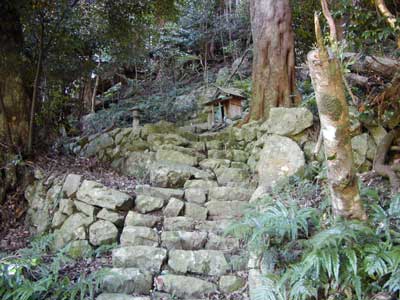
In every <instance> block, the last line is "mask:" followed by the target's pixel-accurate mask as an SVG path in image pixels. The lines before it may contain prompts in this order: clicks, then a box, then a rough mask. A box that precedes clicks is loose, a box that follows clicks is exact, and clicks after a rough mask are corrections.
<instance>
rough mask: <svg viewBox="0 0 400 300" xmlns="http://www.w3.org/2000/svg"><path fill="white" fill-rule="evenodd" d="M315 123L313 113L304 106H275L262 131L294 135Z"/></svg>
mask: <svg viewBox="0 0 400 300" xmlns="http://www.w3.org/2000/svg"><path fill="white" fill-rule="evenodd" d="M312 125H313V115H312V113H311V112H310V111H309V110H308V109H306V108H304V107H294V108H286V107H273V108H271V110H270V113H269V118H268V120H267V121H266V122H265V123H264V124H263V125H262V126H261V131H264V132H267V133H270V134H278V135H283V136H293V135H296V134H299V133H300V132H302V131H303V130H305V129H307V128H309V127H311V126H312Z"/></svg>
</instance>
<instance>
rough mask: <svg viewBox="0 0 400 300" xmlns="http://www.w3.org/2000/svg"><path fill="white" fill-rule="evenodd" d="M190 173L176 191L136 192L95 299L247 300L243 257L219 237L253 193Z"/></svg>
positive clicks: (238, 248)
mask: <svg viewBox="0 0 400 300" xmlns="http://www.w3.org/2000/svg"><path fill="white" fill-rule="evenodd" d="M181 167H182V168H188V167H189V165H185V166H181ZM165 168H166V167H165V164H164V165H162V166H161V167H160V173H161V174H163V173H165V172H167V173H168V174H170V172H171V169H168V170H165ZM190 168H194V167H193V166H190ZM192 171H194V170H192ZM195 173H196V174H199V176H198V177H199V178H198V179H188V180H187V181H186V182H184V184H183V185H182V186H181V188H174V189H172V188H161V187H154V186H148V185H140V186H137V188H136V191H137V196H136V199H135V207H134V209H133V210H131V211H129V213H128V215H127V216H126V218H125V224H124V227H123V230H122V234H121V236H120V247H119V248H117V249H115V250H114V251H113V253H112V261H113V268H112V269H111V270H110V274H109V275H107V276H106V278H105V279H104V284H103V293H102V294H101V295H99V296H98V298H97V299H98V300H103V299H107V300H128V299H129V300H134V299H136V300H139V299H160V300H161V299H165V300H167V299H227V297H228V295H229V294H231V293H236V294H238V295H239V297H236V298H235V299H247V291H246V267H247V260H246V254H245V253H242V252H243V250H242V249H241V245H240V241H239V240H238V239H235V238H233V237H229V236H225V235H224V233H225V231H226V229H227V227H228V226H229V224H230V223H231V221H232V219H234V218H236V217H238V216H240V215H242V214H243V211H244V208H245V207H246V205H247V202H248V201H249V200H250V197H251V195H252V192H253V191H252V190H250V189H246V188H241V187H228V186H219V185H218V183H217V181H216V178H215V177H214V175H212V172H209V171H208V170H207V169H206V170H205V169H197V170H196V171H195ZM205 174H206V176H204V175H205ZM170 177H171V176H170ZM194 177H196V176H194ZM153 182H157V181H156V180H155V181H153ZM172 185H176V182H173V184H172Z"/></svg>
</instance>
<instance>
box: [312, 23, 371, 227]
mask: <svg viewBox="0 0 400 300" xmlns="http://www.w3.org/2000/svg"><path fill="white" fill-rule="evenodd" d="M317 20H318V19H317V18H316V32H317V40H318V41H319V43H318V46H319V49H317V50H314V51H311V52H310V53H309V54H308V57H307V59H308V65H309V68H310V76H311V80H312V83H313V86H314V90H315V96H316V99H317V106H318V111H319V115H320V122H321V130H322V135H323V140H324V147H325V156H326V162H327V167H328V184H329V188H330V191H331V196H332V206H333V212H334V214H335V216H341V217H344V218H348V219H361V220H364V219H365V218H366V215H365V211H364V209H363V206H362V203H361V199H360V194H359V190H358V182H357V176H356V175H355V170H354V164H353V154H352V148H351V140H350V133H349V128H350V122H349V109H348V106H347V101H346V97H345V92H344V85H343V81H342V73H341V68H340V64H339V61H338V59H337V58H336V57H335V55H334V54H333V53H328V51H327V50H326V49H325V48H324V46H323V42H322V36H321V35H320V32H321V31H320V28H319V22H317ZM318 35H319V37H318Z"/></svg>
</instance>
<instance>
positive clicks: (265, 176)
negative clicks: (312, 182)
mask: <svg viewBox="0 0 400 300" xmlns="http://www.w3.org/2000/svg"><path fill="white" fill-rule="evenodd" d="M263 139H264V141H265V144H264V148H263V150H262V151H261V153H260V160H259V161H258V163H257V166H256V171H257V173H258V178H259V185H260V186H264V187H272V186H274V185H276V184H277V183H279V182H282V181H285V180H287V179H288V178H289V177H290V176H293V175H301V174H302V172H303V171H304V167H305V159H304V153H303V151H301V149H300V147H299V146H298V145H297V144H296V143H295V142H294V141H293V140H291V139H289V138H287V137H283V136H278V135H271V136H266V137H264V138H263Z"/></svg>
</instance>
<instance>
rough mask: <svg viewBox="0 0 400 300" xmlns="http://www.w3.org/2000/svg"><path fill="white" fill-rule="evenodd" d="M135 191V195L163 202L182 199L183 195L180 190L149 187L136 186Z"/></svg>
mask: <svg viewBox="0 0 400 300" xmlns="http://www.w3.org/2000/svg"><path fill="white" fill-rule="evenodd" d="M135 190H136V193H137V194H141V195H147V196H152V197H157V198H162V199H164V200H169V199H170V198H178V199H183V193H184V192H183V190H181V189H170V188H159V187H153V186H150V185H137V186H136V188H135Z"/></svg>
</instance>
